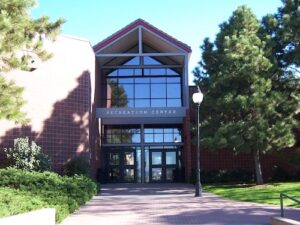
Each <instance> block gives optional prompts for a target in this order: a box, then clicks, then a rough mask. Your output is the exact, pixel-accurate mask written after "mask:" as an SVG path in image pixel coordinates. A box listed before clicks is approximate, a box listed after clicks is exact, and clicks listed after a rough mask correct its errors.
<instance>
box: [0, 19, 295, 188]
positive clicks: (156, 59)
mask: <svg viewBox="0 0 300 225" xmlns="http://www.w3.org/2000/svg"><path fill="white" fill-rule="evenodd" d="M47 48H48V50H49V51H50V52H52V53H53V57H52V58H51V59H50V60H49V61H47V62H43V63H40V64H39V65H34V68H33V69H34V70H33V71H31V72H24V71H13V72H10V73H9V74H6V76H7V78H9V79H13V80H15V81H16V84H17V85H19V86H22V87H24V88H25V89H24V94H23V96H24V98H25V99H26V100H27V103H26V105H25V107H24V111H25V112H26V113H27V115H28V117H29V119H30V120H31V122H30V123H29V124H28V125H27V126H20V125H15V124H14V123H12V122H9V121H4V120H3V121H0V148H1V152H0V158H1V159H2V162H3V164H5V160H3V159H4V156H3V151H2V149H3V148H4V147H7V146H9V147H11V146H12V145H13V139H15V138H18V137H25V136H28V137H30V139H32V140H35V141H36V142H37V143H38V144H39V145H41V146H42V148H43V150H44V151H45V153H46V154H48V155H49V156H50V158H51V159H52V163H53V167H54V169H55V170H56V171H58V172H60V173H62V172H63V168H64V165H65V163H66V162H67V161H68V160H70V159H71V158H73V157H74V156H78V155H79V156H84V157H86V158H87V159H89V160H90V163H91V169H92V173H93V175H94V176H95V177H96V176H97V177H98V178H100V179H102V180H103V181H106V182H143V183H147V182H177V181H184V180H188V178H189V177H190V175H191V170H192V168H195V155H196V154H195V148H194V147H193V146H192V143H191V134H190V123H191V122H192V123H195V120H194V115H196V114H195V111H194V107H193V105H191V104H192V103H190V101H189V99H190V97H191V95H192V93H193V92H194V91H195V90H194V87H188V60H189V56H190V54H191V49H190V47H189V46H187V45H186V44H184V43H182V42H180V41H178V40H176V39H175V38H173V37H171V36H169V35H168V34H166V33H164V32H163V31H161V30H159V29H157V28H156V27H154V26H152V25H151V24H149V23H147V22H145V21H143V20H141V19H138V20H136V21H134V22H133V23H131V24H129V25H128V26H126V27H124V28H123V29H121V30H119V31H117V32H116V33H115V34H113V35H111V36H110V37H108V38H107V39H105V40H103V41H101V42H100V43H98V44H96V45H95V46H94V47H91V46H90V43H89V42H88V41H85V40H81V39H77V38H73V37H67V36H59V37H58V39H57V41H56V42H54V43H51V44H49V45H48V46H47ZM295 152H296V151H295V150H293V151H291V153H280V154H275V155H274V154H273V155H272V156H266V157H263V170H264V172H266V173H265V174H266V176H269V175H270V174H271V168H272V165H274V164H277V165H280V166H282V167H285V168H287V169H288V170H292V169H294V168H293V167H292V166H290V165H289V164H288V155H289V154H295ZM240 168H244V169H248V170H252V171H253V162H252V157H251V156H249V155H246V154H245V155H240V156H234V155H232V154H231V153H230V151H220V152H217V153H211V152H208V151H206V150H202V151H201V169H202V170H206V171H209V170H220V169H224V170H230V169H240Z"/></svg>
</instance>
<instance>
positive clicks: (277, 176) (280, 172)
mask: <svg viewBox="0 0 300 225" xmlns="http://www.w3.org/2000/svg"><path fill="white" fill-rule="evenodd" d="M290 179H292V175H290V174H289V173H288V172H287V171H286V170H285V169H283V168H282V167H281V166H278V165H274V166H273V167H272V177H271V180H272V181H288V180H290Z"/></svg>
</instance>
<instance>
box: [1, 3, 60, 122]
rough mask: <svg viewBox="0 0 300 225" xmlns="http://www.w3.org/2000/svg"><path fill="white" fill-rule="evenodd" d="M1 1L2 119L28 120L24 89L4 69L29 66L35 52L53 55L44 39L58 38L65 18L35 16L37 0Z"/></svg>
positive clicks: (45, 57) (40, 56)
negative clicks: (52, 20)
mask: <svg viewBox="0 0 300 225" xmlns="http://www.w3.org/2000/svg"><path fill="white" fill-rule="evenodd" d="M0 4H1V8H0V30H1V32H0V119H8V120H12V121H15V122H26V121H27V120H26V118H25V114H24V113H23V112H22V111H21V107H22V106H23V105H24V103H25V102H24V100H23V99H22V92H23V89H22V88H20V87H17V86H16V85H15V84H14V82H13V81H11V80H6V79H5V78H4V76H3V73H5V72H7V71H10V70H12V69H23V70H28V69H29V67H28V65H29V63H30V62H31V60H32V55H37V56H38V57H39V58H40V59H42V60H47V59H49V58H50V57H51V54H49V53H47V52H46V51H45V50H44V49H43V39H44V38H45V37H47V38H50V39H52V40H54V38H55V37H56V35H57V34H58V33H59V32H60V28H61V25H62V23H63V22H64V21H63V20H62V19H59V20H57V21H56V22H53V23H52V22H50V21H49V17H47V16H43V17H41V18H39V19H35V20H34V19H32V18H31V16H30V14H29V9H30V8H31V7H33V6H34V5H35V2H34V1H33V0H0Z"/></svg>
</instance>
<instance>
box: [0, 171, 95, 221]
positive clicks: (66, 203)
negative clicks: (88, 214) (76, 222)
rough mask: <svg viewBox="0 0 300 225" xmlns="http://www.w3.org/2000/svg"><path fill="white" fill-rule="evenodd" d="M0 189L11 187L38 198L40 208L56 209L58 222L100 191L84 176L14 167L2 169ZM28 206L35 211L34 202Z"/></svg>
mask: <svg viewBox="0 0 300 225" xmlns="http://www.w3.org/2000/svg"><path fill="white" fill-rule="evenodd" d="M0 187H8V188H12V189H14V190H16V191H20V193H21V192H24V193H27V195H31V196H32V197H33V198H37V199H36V201H38V202H39V204H37V207H38V208H42V207H53V208H55V209H56V212H57V214H56V220H57V222H60V221H62V220H63V219H64V218H65V217H67V216H68V214H69V213H72V212H74V211H75V210H76V209H77V208H78V207H79V206H80V205H82V204H84V203H85V202H86V201H88V200H89V199H90V198H91V197H92V196H93V195H95V194H96V193H97V190H98V188H97V185H96V183H94V182H93V181H92V180H91V179H89V178H87V177H84V176H74V177H67V176H60V175H58V174H56V173H53V172H43V173H40V172H30V171H24V170H18V169H14V168H6V169H0ZM24 204H26V203H24ZM27 206H28V207H27V208H28V209H29V210H32V209H35V208H34V207H33V206H32V203H31V202H28V205H27ZM1 210H3V209H1V208H0V211H1ZM0 214H1V213H0Z"/></svg>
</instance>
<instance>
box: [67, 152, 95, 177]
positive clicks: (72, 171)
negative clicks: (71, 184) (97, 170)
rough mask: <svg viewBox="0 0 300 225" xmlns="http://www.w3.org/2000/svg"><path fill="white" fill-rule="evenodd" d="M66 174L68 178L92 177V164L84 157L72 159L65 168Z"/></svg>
mask: <svg viewBox="0 0 300 225" xmlns="http://www.w3.org/2000/svg"><path fill="white" fill-rule="evenodd" d="M65 174H66V175H67V176H74V175H85V176H89V175H90V164H89V162H88V161H87V159H86V158H84V157H80V156H78V157H75V158H73V159H71V160H70V161H69V162H68V163H67V164H66V168H65Z"/></svg>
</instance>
